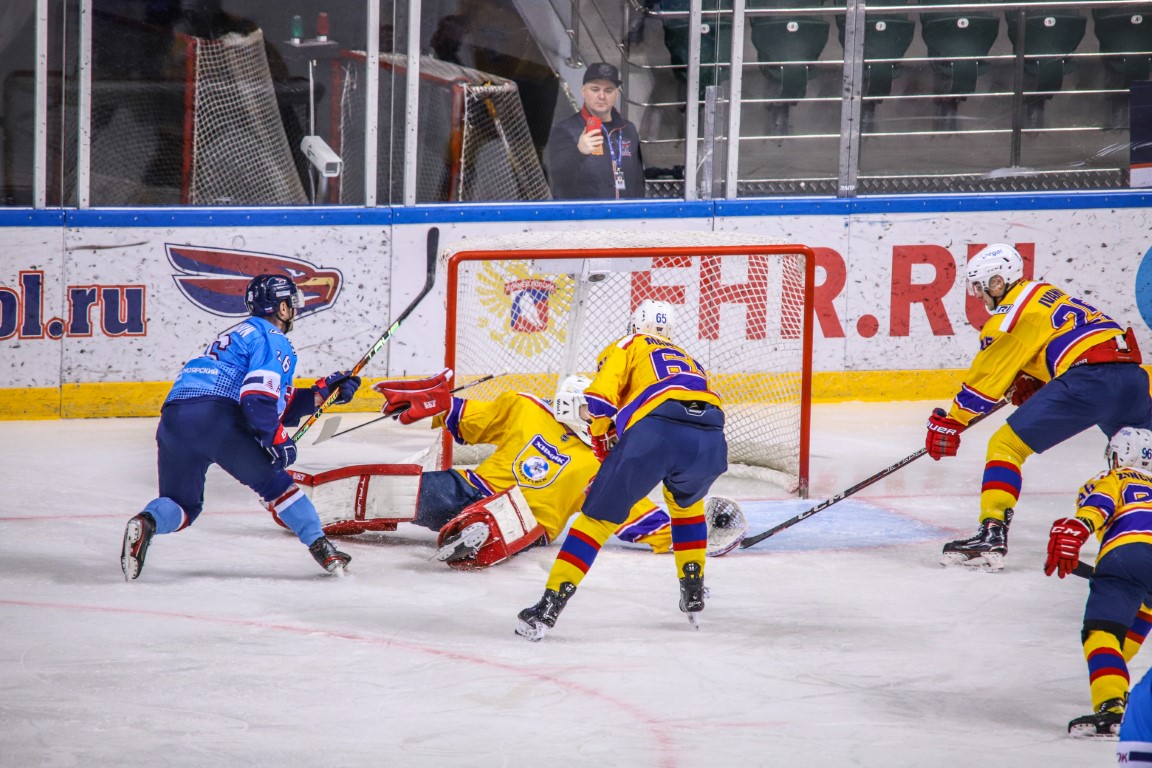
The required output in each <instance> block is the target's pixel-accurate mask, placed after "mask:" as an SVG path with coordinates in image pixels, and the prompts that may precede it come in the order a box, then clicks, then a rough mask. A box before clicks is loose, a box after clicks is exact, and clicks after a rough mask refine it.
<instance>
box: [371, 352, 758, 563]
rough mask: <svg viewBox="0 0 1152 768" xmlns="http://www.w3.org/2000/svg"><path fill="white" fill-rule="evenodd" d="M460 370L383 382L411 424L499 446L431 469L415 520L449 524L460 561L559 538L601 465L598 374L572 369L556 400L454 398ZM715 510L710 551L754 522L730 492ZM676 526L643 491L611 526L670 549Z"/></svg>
mask: <svg viewBox="0 0 1152 768" xmlns="http://www.w3.org/2000/svg"><path fill="white" fill-rule="evenodd" d="M450 377H451V371H443V372H441V373H440V374H437V375H436V376H432V377H429V378H427V379H419V380H406V381H383V382H380V383H378V384H376V385H375V387H374V389H375V390H376V391H377V392H379V393H380V394H382V395H384V398H385V400H386V401H387V402H386V403H385V405H384V408H383V412H384V414H385V415H391V416H395V417H397V418H398V419H399V421H400V422H401V423H404V424H411V423H413V422H416V421H419V420H421V419H424V418H427V417H429V416H432V422H431V426H432V428H433V429H441V428H443V429H447V430H448V432H449V433H450V434H451V435H452V437H453V438H454V439H455V440H456V442H458V443H460V444H463V445H477V444H491V445H494V446H495V451H494V452H493V453H492V454H491V455H490V456H488V457H487V458H486V459H484V461H482V462H481V463H480V464H479V465H478V466H477V467H476V468H475V469H449V470H439V471H432V472H425V473H423V475H422V476H421V481H420V493H419V497H418V500H417V509H416V517H415V519H414V520H413V521H412V522H413V523H414V524H416V525H419V526H422V527H424V528H429V529H431V530H434V531H439V533H440V535H439V538H438V541H437V545H438V547H439V550H438V552H437V554H436V558H437V559H438V560H441V561H443V562H446V563H447V564H448V565H449V566H451V567H453V568H456V569H460V570H473V569H477V568H485V567H488V566H491V565H496V564H497V563H500V562H503V561H504V560H507V559H508V558H509V557H512V556H513V555H515V554H517V553H518V552H521V551H523V550H525V549H527V548H529V547H531V546H532V545H534V544H547V543H549V542H552V541H556V540H557V539H558V538H559V537H560V535H561V533H563V531H564V527H565V526H566V525H567V524H568V521H569V519H571V518H572V517H573V516H574V515H575V514H576V513H577V512H578V511H579V510H580V504H581V502H582V500H583V498H584V491H585V489H587V488H588V484H589V483H590V482H591V481H592V477H593V476H594V475H595V474H596V472H597V471H598V470H599V469H600V462H599V460H598V459H597V458H596V456H595V455H594V454H593V452H592V449H591V448H590V447H589V445H588V443H590V442H591V438H590V437H589V435H588V425H587V423H585V422H584V421H582V420H581V419H580V416H579V411H580V408H581V406H583V405H584V393H583V390H584V388H585V387H587V386H588V384H590V383H591V382H590V380H589V379H588V378H587V377H586V376H578V375H574V376H569V377H567V378H566V379H564V380H563V381H562V382H561V384H560V387H559V388H558V390H557V392H556V396H555V399H554V400H553V402H552V404H551V405H549V404H548V403H547V402H546V401H544V400H541V399H539V398H537V397H535V396H533V395H531V394H527V393H523V392H511V391H509V392H504V393H502V394H500V395H499V396H498V397H496V399H494V400H491V401H484V400H465V399H463V398H459V397H453V396H452V395H451V393H450V392H449V381H450ZM709 510H710V514H711V516H712V517H714V518H715V519H716V521H717V523H716V525H715V526H714V531H713V535H712V536H711V537H710V538H709V552H710V554H713V555H714V556H715V555H720V554H724V553H725V552H728V551H730V550H731V549H733V548H734V547H736V546H737V545H738V544H739V543H740V541H741V540H742V539H743V537H744V536H743V535H744V533H745V532H746V531H747V529H748V526H747V522H746V521H745V520H744V516H743V513H742V512H741V510H740V508H739V506H738V505H736V504H735V503H734V502H731V501H730V500H727V499H719V498H717V499H712V500H710V506H709ZM670 527H671V525H670V520H669V517H668V513H666V512H665V511H664V510H662V509H660V508H659V507H657V506H655V505H654V504H652V503H651V502H650V501H648V500H647V499H646V498H642V499H638V500H637V501H636V503H635V504H633V505H632V506H631V508H630V509H629V510H628V512H627V515H626V518H625V519H622V521H621V524H620V525H618V526H617V527H616V528H615V529H614V530H613V531H610V532H609V533H615V534H616V536H617V537H618V538H619V539H621V540H623V541H628V542H633V543H637V544H644V545H647V546H649V547H651V548H652V551H653V552H668V551H669V550H670V549H671V548H672V536H671V533H670Z"/></svg>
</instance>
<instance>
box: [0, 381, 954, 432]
mask: <svg viewBox="0 0 1152 768" xmlns="http://www.w3.org/2000/svg"><path fill="white" fill-rule="evenodd" d="M963 375H964V371H963V370H943V371H855V372H842V373H815V374H813V377H812V401H813V402H816V403H838V402H844V401H848V400H865V401H889V400H929V399H939V400H944V401H947V400H951V399H952V396H953V395H954V394H955V393H956V390H957V389H958V388H959V385H960V379H961V377H962V376H963ZM373 381H378V379H374V380H371V381H369V380H365V382H364V384H363V386H361V387H360V391H359V392H357V393H356V400H355V401H354V402H352V403H351V404H349V405H345V406H338V407H336V408H333V409H330V410H329V411H326V413H327V412H335V413H342V412H344V413H347V412H364V413H367V412H371V411H378V410H380V407H381V406H382V405H383V404H384V398H382V397H381V396H380V395H378V394H376V392H374V391H373V390H372V388H371V384H372V382H373ZM299 384H300V385H301V386H310V385H311V384H312V380H302V381H300V382H299ZM171 386H172V385H171V383H169V382H153V381H149V382H101V383H96V384H64V385H63V386H61V387H59V388H56V387H31V388H23V389H0V419H4V420H10V419H56V418H65V419H82V418H115V417H149V416H157V415H159V413H160V406H161V405H162V404H163V403H164V397H165V395H167V394H168V389H169V388H170V387H171Z"/></svg>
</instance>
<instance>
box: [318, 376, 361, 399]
mask: <svg viewBox="0 0 1152 768" xmlns="http://www.w3.org/2000/svg"><path fill="white" fill-rule="evenodd" d="M359 388H360V377H359V376H353V375H352V371H337V372H336V373H333V374H330V375H329V376H327V377H325V378H323V379H316V384H315V385H313V387H312V390H313V391H314V392H315V393H316V395H317V396H318V397H319V398H320V402H322V403H326V402H328V398H329V396H331V394H332V392H333V391H337V390H338V392H337V395H336V399H335V400H333V401H332V404H333V405H344V404H345V403H350V402H352V398H353V397H354V396H355V394H356V390H357V389H359Z"/></svg>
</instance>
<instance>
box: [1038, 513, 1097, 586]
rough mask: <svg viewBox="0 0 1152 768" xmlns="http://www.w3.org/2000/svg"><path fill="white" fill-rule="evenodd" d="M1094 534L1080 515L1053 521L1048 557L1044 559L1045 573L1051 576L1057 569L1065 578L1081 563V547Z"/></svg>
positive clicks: (1049, 534) (1049, 535) (1049, 537)
mask: <svg viewBox="0 0 1152 768" xmlns="http://www.w3.org/2000/svg"><path fill="white" fill-rule="evenodd" d="M1091 535H1092V529H1091V528H1089V527H1088V526H1087V525H1086V524H1085V523H1084V521H1083V520H1081V519H1080V518H1078V517H1062V518H1060V519H1059V520H1057V521H1056V522H1054V523H1052V530H1051V531H1049V532H1048V559H1047V560H1045V561H1044V575H1045V576H1051V575H1052V572H1053V571H1056V572H1057V574H1058V575H1059V576H1060V578H1064V577H1065V576H1067V575H1068V574H1070V573H1072V571H1073V570H1075V568H1076V566H1077V565H1079V564H1080V547H1082V546H1084V542H1086V541H1088V537H1089V536H1091Z"/></svg>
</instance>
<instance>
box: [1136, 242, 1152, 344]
mask: <svg viewBox="0 0 1152 768" xmlns="http://www.w3.org/2000/svg"><path fill="white" fill-rule="evenodd" d="M1136 308H1137V309H1138V310H1139V311H1140V317H1141V318H1143V320H1144V324H1145V325H1147V326H1148V327H1149V328H1152V248H1149V249H1148V251H1147V253H1145V254H1144V258H1143V259H1141V260H1140V267H1139V268H1138V269H1137V270H1136Z"/></svg>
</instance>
